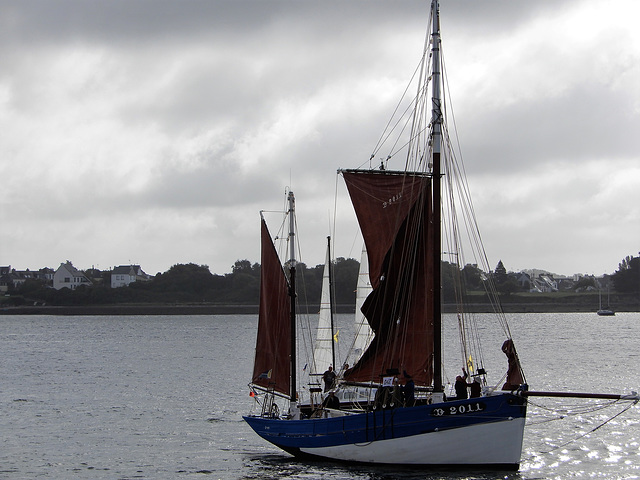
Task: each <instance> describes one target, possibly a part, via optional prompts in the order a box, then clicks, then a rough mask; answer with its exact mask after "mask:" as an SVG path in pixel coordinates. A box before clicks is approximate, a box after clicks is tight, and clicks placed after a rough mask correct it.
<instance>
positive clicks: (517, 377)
mask: <svg viewBox="0 0 640 480" xmlns="http://www.w3.org/2000/svg"><path fill="white" fill-rule="evenodd" d="M502 351H503V352H504V354H505V355H506V356H507V359H508V361H509V367H508V368H507V380H506V382H505V384H504V385H503V386H502V390H515V389H516V388H518V387H519V386H520V385H522V384H523V383H524V378H523V376H522V367H521V366H520V360H519V359H518V352H516V346H515V345H514V344H513V340H511V339H510V338H509V339H508V340H505V341H504V343H503V344H502Z"/></svg>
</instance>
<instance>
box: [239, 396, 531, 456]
mask: <svg viewBox="0 0 640 480" xmlns="http://www.w3.org/2000/svg"><path fill="white" fill-rule="evenodd" d="M525 416H526V400H525V399H523V398H522V397H519V396H516V395H512V394H510V393H504V394H500V395H494V396H488V397H480V398H474V399H468V400H458V401H451V402H445V403H439V404H433V405H423V406H416V407H411V408H395V409H389V410H376V411H372V412H368V413H359V414H348V415H344V416H340V417H337V418H317V419H316V418H314V419H303V420H283V419H275V418H262V417H256V416H246V417H244V419H245V421H246V422H247V423H248V424H249V425H250V426H251V428H253V430H254V431H255V432H256V433H257V434H258V435H260V436H261V437H262V438H264V439H265V440H267V441H269V442H271V443H273V444H274V445H276V446H278V447H279V448H281V449H283V450H285V451H287V452H289V453H291V454H293V455H300V456H318V457H323V458H338V459H341V458H340V457H341V454H337V453H336V454H334V452H333V447H343V448H342V449H344V447H348V446H354V445H355V446H362V445H367V446H370V445H372V444H375V443H380V444H381V445H386V446H388V447H389V448H394V447H395V446H396V445H402V447H401V448H402V452H403V453H404V451H405V450H407V448H411V447H410V446H409V447H407V445H410V441H411V440H412V438H413V437H415V439H416V445H418V444H419V445H422V446H425V448H431V446H432V444H433V442H434V440H433V439H434V438H436V437H437V438H438V439H439V440H440V439H447V440H446V441H449V442H453V443H454V444H455V443H457V442H458V440H457V436H456V432H460V434H461V435H460V437H461V439H462V438H464V436H465V432H466V431H467V429H469V431H474V432H482V433H480V434H479V437H478V438H483V437H484V436H486V435H493V434H494V432H495V435H496V436H505V435H514V436H516V437H517V436H519V438H514V439H513V441H514V442H517V441H519V443H520V446H519V448H518V454H517V458H515V459H513V460H509V461H507V462H502V461H498V462H494V461H492V459H493V458H502V457H500V456H499V455H496V456H493V455H490V454H484V453H483V454H482V456H479V457H478V458H487V462H486V463H490V464H494V463H498V464H501V465H502V464H503V463H507V464H509V465H511V466H516V468H517V465H518V463H519V456H520V449H521V443H522V430H523V428H524V418H525ZM513 420H521V422H513ZM515 423H517V424H518V425H522V428H515V429H514V428H511V429H510V430H509V428H507V429H502V427H500V425H507V424H515ZM447 432H448V433H447ZM432 433H434V434H435V435H429V434H432ZM429 437H430V438H429ZM466 437H469V436H468V435H466ZM418 439H420V440H418ZM425 439H426V440H425ZM499 440H500V441H504V440H505V439H504V438H501V439H499ZM443 441H444V440H443ZM492 441H493V439H491V438H486V441H485V442H484V443H486V442H492ZM508 442H509V440H508V439H507V443H508ZM463 443H464V442H463ZM473 443H474V445H472V446H470V448H477V447H476V445H475V444H477V443H478V439H477V438H476V440H475V441H474V442H473ZM480 443H483V442H480ZM458 446H462V444H459V445H458ZM482 447H483V448H484V447H485V446H482ZM478 448H479V447H478ZM407 455H408V454H407ZM457 455H458V456H460V457H464V450H457ZM511 457H514V455H511V456H510V458H511ZM365 458H366V457H365ZM408 458H412V457H410V456H409V455H408ZM423 458H424V459H425V461H424V464H436V463H437V464H440V463H441V462H440V461H439V459H428V457H423ZM342 459H344V460H350V461H360V460H359V457H356V456H353V457H351V456H348V457H345V458H342ZM373 461H374V462H379V463H396V462H395V461H393V460H392V461H389V462H387V461H385V459H384V458H378V457H376V458H375V459H374V460H373ZM408 463H413V464H415V463H422V462H416V461H415V460H411V461H408ZM473 463H474V464H475V463H484V462H482V461H474V462H473ZM445 464H449V462H445Z"/></svg>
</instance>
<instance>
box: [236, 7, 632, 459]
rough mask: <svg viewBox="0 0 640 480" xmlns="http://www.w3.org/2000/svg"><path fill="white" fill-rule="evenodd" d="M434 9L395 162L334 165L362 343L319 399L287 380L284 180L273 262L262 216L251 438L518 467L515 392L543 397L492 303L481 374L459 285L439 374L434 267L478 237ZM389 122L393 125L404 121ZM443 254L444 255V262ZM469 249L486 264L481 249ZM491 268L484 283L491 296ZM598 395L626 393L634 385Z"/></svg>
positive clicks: (289, 321) (293, 292) (291, 335)
mask: <svg viewBox="0 0 640 480" xmlns="http://www.w3.org/2000/svg"><path fill="white" fill-rule="evenodd" d="M438 15H439V5H438V1H437V0H433V1H432V3H431V19H430V22H429V25H430V26H431V29H430V35H429V39H428V42H427V44H426V46H425V49H424V53H423V56H422V63H421V65H422V67H421V68H419V69H418V71H419V72H420V73H419V75H418V87H417V94H416V96H415V97H414V98H413V99H411V100H410V104H411V105H412V109H411V113H410V115H409V118H410V119H411V120H410V128H408V129H407V131H408V132H409V133H408V141H407V142H406V146H407V148H406V153H407V156H406V160H404V161H403V163H404V167H405V168H404V169H395V170H394V169H389V168H388V164H389V163H388V162H387V164H386V165H385V163H384V162H382V165H381V166H380V167H379V168H375V169H374V168H368V169H345V170H340V171H339V174H340V175H341V176H342V177H343V179H344V181H345V184H346V189H347V191H348V194H349V196H350V199H351V203H352V206H353V208H354V211H355V214H356V218H357V221H358V225H359V228H360V231H361V233H362V236H363V238H364V243H365V247H366V254H367V265H366V268H367V272H368V282H367V283H370V289H371V290H370V293H368V295H367V297H366V298H365V299H364V301H363V303H362V307H361V308H360V311H361V312H362V314H363V315H364V317H365V318H366V322H367V324H368V328H370V329H371V332H372V335H370V336H369V337H368V340H367V342H366V345H365V346H364V351H362V352H359V354H358V355H356V356H354V357H348V358H354V359H355V360H354V363H353V365H350V366H349V368H346V369H342V370H341V371H340V372H339V376H338V381H337V383H336V385H335V386H334V387H333V388H332V389H331V391H330V392H328V393H327V396H326V398H323V399H322V402H316V401H314V398H313V396H314V395H315V394H316V393H314V392H316V391H317V389H307V388H306V387H305V386H304V385H303V383H304V382H303V381H302V380H300V381H299V377H300V376H301V372H302V370H303V369H299V367H298V355H299V352H298V351H297V348H298V344H299V342H298V341H297V336H298V334H299V333H300V331H299V329H298V327H297V316H298V315H297V312H298V306H297V298H298V294H297V276H296V273H297V272H296V266H297V264H298V258H297V251H296V248H295V241H296V239H297V238H298V236H297V232H296V229H295V227H296V224H297V222H296V221H295V202H296V200H295V197H294V195H293V192H288V195H287V199H288V203H287V205H288V207H287V211H286V216H287V217H288V220H289V221H288V232H287V233H286V235H282V236H280V235H279V236H278V237H277V238H278V241H279V242H280V241H281V240H283V239H286V242H287V246H286V255H287V259H286V261H285V262H281V260H280V256H279V255H278V249H277V248H276V244H275V243H274V237H272V235H271V233H270V231H269V229H268V227H267V224H266V221H265V218H264V216H261V240H262V247H261V264H262V268H261V289H260V292H261V296H260V312H259V321H258V332H257V340H256V354H255V362H254V369H253V375H252V379H251V383H250V389H251V392H250V393H251V396H252V397H254V398H255V400H256V403H255V406H256V407H257V411H255V412H254V413H253V414H251V415H247V416H245V417H244V419H245V421H246V422H247V423H248V424H249V426H250V427H251V428H252V429H253V430H254V431H255V432H256V433H257V434H258V435H259V436H260V437H262V438H263V439H265V440H267V441H268V442H271V443H272V444H274V445H276V446H277V447H279V448H281V449H282V450H284V451H286V452H288V453H290V454H292V455H294V456H296V457H301V458H318V459H325V460H333V461H344V462H350V463H352V462H359V463H366V464H394V465H412V466H436V467H462V468H469V467H471V466H477V467H484V468H497V469H506V470H517V469H518V468H519V464H520V457H521V451H522V443H523V435H524V427H525V421H526V415H527V398H528V396H531V395H543V393H541V392H532V391H530V390H529V388H528V385H527V383H526V380H525V375H524V372H523V369H522V366H521V364H520V360H519V357H518V353H517V351H516V346H515V342H514V339H513V338H512V335H511V332H510V329H509V327H508V325H507V323H506V318H505V316H504V314H502V313H501V311H500V307H499V304H498V303H497V302H496V305H495V306H494V310H495V311H496V313H497V318H498V322H499V325H500V327H501V331H502V332H503V333H504V338H503V340H501V341H500V343H498V344H497V345H496V349H497V348H500V347H501V348H502V351H503V352H504V354H505V355H506V362H505V363H506V366H505V368H504V369H503V370H502V371H503V372H505V373H504V374H503V373H502V372H498V375H497V377H498V378H497V379H494V380H493V381H490V378H489V373H490V372H488V371H487V368H486V366H485V364H484V361H483V357H482V349H481V348H480V346H479V343H478V342H477V339H478V330H477V329H475V327H476V326H477V325H476V324H475V321H474V317H473V315H471V314H468V313H467V312H466V311H465V308H464V304H465V302H464V300H465V293H464V290H463V289H462V288H458V287H454V288H453V289H452V291H453V294H452V295H453V297H454V298H455V300H456V302H455V303H456V304H457V305H458V307H457V309H456V312H455V314H453V315H449V316H448V317H447V318H453V319H454V321H455V322H456V323H457V324H458V328H459V339H460V341H461V345H460V363H459V364H458V366H457V367H456V368H455V370H456V371H459V370H460V366H462V371H463V375H459V376H458V377H457V378H456V392H457V393H454V392H453V390H452V389H451V384H452V382H449V383H447V381H446V379H447V373H446V372H447V370H446V366H445V365H444V359H445V354H444V353H445V352H444V351H443V344H444V340H443V337H442V335H443V325H442V321H443V318H445V317H446V316H445V315H443V313H442V306H441V300H442V296H443V285H442V280H441V279H442V277H443V274H442V269H443V265H444V266H451V265H453V266H454V267H455V268H452V269H450V270H452V271H454V272H457V273H458V274H460V272H461V269H460V268H459V265H465V263H463V262H464V257H463V252H464V250H465V248H467V247H468V246H470V247H477V246H478V245H479V244H481V242H480V236H479V233H478V232H477V230H476V229H475V218H474V217H475V216H474V214H473V209H472V207H471V206H470V204H468V203H467V204H464V205H463V206H462V208H461V209H460V210H461V212H462V214H461V215H462V216H463V219H462V220H461V219H460V218H458V214H457V213H456V206H457V205H456V203H455V202H453V201H449V200H452V199H453V197H454V195H452V194H449V193H448V192H449V191H450V190H451V191H453V190H455V191H457V192H458V195H457V196H458V197H459V198H461V199H462V201H463V202H465V201H468V200H469V195H468V189H467V186H466V182H465V180H464V179H463V173H464V168H462V167H461V165H460V164H459V163H458V160H457V159H456V156H455V155H453V153H452V149H451V148H450V146H449V145H450V144H449V142H448V139H449V135H448V129H447V127H446V122H445V120H446V118H445V117H446V115H445V113H446V109H445V104H444V102H443V101H442V95H441V84H443V83H444V82H442V78H441V77H442V75H441V72H442V69H441V61H440V60H441V43H440V22H439V18H438ZM389 125H400V123H399V122H395V123H394V122H390V123H389ZM407 125H409V124H407ZM400 130H401V131H402V132H405V128H403V127H400ZM402 132H401V133H402ZM385 136H387V135H385ZM397 144H399V143H396V145H397ZM391 156H392V155H389V156H388V157H387V159H390V158H391ZM373 157H374V155H372V156H371V158H373ZM443 186H444V187H445V188H442V187H443ZM460 223H463V224H466V225H471V227H472V228H470V232H471V236H472V241H471V242H470V243H469V244H467V243H465V242H464V241H463V240H462V239H461V238H460V236H459V233H460V228H459V227H458V225H459V224H460ZM284 224H285V225H286V224H287V222H285V223H284ZM445 250H446V253H445ZM444 255H446V258H447V259H448V260H449V261H447V262H445V261H444V258H443V257H444ZM475 255H477V257H474V258H478V259H480V261H481V262H482V264H483V266H485V268H486V271H489V268H488V261H487V260H486V255H485V254H484V251H482V250H480V253H476V254H475ZM449 262H451V263H449ZM458 276H461V275H458ZM490 280H491V279H490V278H488V279H487V282H486V283H487V294H488V295H490V296H492V297H495V298H496V299H497V295H495V289H494V288H493V286H492V285H491V282H490ZM460 285H462V282H460ZM356 322H358V320H356ZM483 327H484V325H483ZM354 343H355V342H354ZM503 358H504V357H503ZM334 361H335V360H334ZM310 383H312V382H310ZM470 385H473V388H471V393H472V395H471V397H469V395H468V392H469V390H468V387H469V386H470ZM458 387H460V388H458ZM353 389H359V390H362V389H367V390H368V391H369V392H370V393H371V394H370V395H364V396H362V397H363V398H365V399H366V400H365V401H362V399H361V398H362V397H358V399H355V400H353V401H346V400H344V399H345V398H350V397H349V396H348V395H342V397H341V398H343V401H339V402H338V403H336V402H335V397H338V398H340V395H336V393H340V392H346V391H349V390H353ZM312 390H314V392H312ZM550 395H551V396H572V395H574V396H575V395H585V394H566V395H565V394H561V393H558V392H555V393H554V392H551V393H550ZM602 395H605V394H602ZM598 398H629V399H632V400H635V401H637V400H638V399H637V395H635V396H630V397H625V396H621V395H608V396H600V397H598Z"/></svg>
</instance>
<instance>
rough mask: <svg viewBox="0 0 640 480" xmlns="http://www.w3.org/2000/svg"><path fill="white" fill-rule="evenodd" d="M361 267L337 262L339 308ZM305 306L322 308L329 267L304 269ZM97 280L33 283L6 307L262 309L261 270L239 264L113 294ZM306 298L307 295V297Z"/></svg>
mask: <svg viewBox="0 0 640 480" xmlns="http://www.w3.org/2000/svg"><path fill="white" fill-rule="evenodd" d="M359 267H360V264H359V263H358V262H357V261H356V260H354V259H351V258H349V259H345V258H342V257H341V258H338V259H336V260H335V261H334V262H333V276H334V280H333V285H334V292H335V294H334V300H335V302H336V303H337V304H354V303H355V287H356V283H357V280H358V270H359ZM297 271H298V285H299V286H300V289H299V290H300V293H299V297H300V301H301V302H303V303H306V304H310V305H316V304H320V294H321V289H322V274H323V271H324V265H317V266H316V267H314V268H309V267H307V266H306V265H305V264H304V263H299V264H298V266H297ZM85 273H88V277H89V278H92V279H94V283H93V284H92V285H89V286H85V285H82V286H79V287H78V288H76V289H75V290H71V289H68V288H63V289H61V290H55V289H54V288H52V287H51V286H49V285H47V284H46V283H45V282H44V281H42V280H36V279H29V280H27V281H25V282H24V283H23V284H22V285H21V286H20V287H18V288H15V289H12V291H11V292H10V293H11V298H10V299H4V303H11V304H14V305H20V304H26V303H28V304H32V303H41V304H46V305H109V304H127V303H128V304H132V303H215V304H236V305H245V304H248V305H254V304H255V305H257V304H258V301H259V293H260V264H258V263H254V264H251V262H249V260H237V261H236V262H235V264H234V265H233V266H232V267H231V273H227V274H224V275H217V274H213V273H211V272H210V270H209V267H208V266H207V265H196V264H194V263H188V264H177V265H174V266H172V267H171V268H170V269H169V270H167V271H166V272H164V273H158V274H156V275H155V277H153V278H152V279H151V280H150V281H147V282H135V283H131V284H129V285H128V286H125V287H118V288H111V286H110V277H109V272H96V271H87V272H85ZM302 292H304V293H302Z"/></svg>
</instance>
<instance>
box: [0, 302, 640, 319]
mask: <svg viewBox="0 0 640 480" xmlns="http://www.w3.org/2000/svg"><path fill="white" fill-rule="evenodd" d="M502 308H503V311H504V312H505V313H571V312H576V313H589V312H592V313H594V314H595V313H596V310H597V307H596V308H592V307H591V306H590V305H585V304H584V303H573V302H571V303H564V302H558V303H547V302H540V303H535V302H527V303H503V304H502ZM258 310H259V306H258V305H232V304H167V305H163V304H137V305H124V304H121V305H79V306H76V305H68V306H64V305H63V306H48V305H34V306H24V305H23V306H18V307H3V308H0V315H67V316H72V315H85V316H92V315H108V316H114V315H257V314H258ZM318 310H319V307H318V306H317V305H306V306H301V308H300V311H301V312H307V313H309V314H314V313H317V312H318ZM442 311H443V312H444V313H455V311H456V310H455V306H454V305H451V304H444V305H443V306H442ZM466 311H467V312H469V313H493V312H494V310H493V308H492V306H491V305H488V304H484V303H475V304H468V305H467V309H466ZM638 311H640V306H638V305H621V306H619V307H618V308H616V312H617V313H622V312H638ZM354 312H355V306H354V305H338V306H337V308H336V313H346V314H349V313H354Z"/></svg>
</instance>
